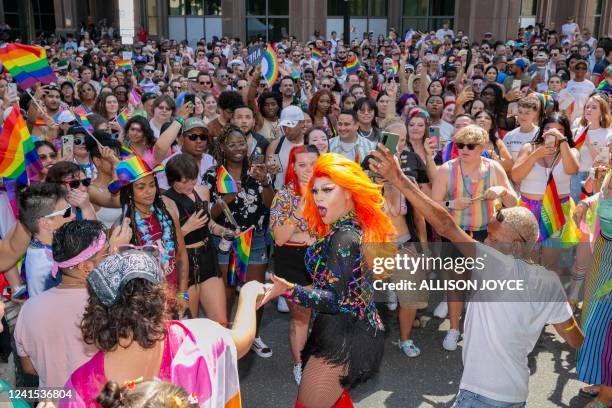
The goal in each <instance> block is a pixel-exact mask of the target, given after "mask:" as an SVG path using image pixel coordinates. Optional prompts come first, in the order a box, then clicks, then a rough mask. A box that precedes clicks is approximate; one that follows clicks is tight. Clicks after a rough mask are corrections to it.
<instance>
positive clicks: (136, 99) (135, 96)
mask: <svg viewBox="0 0 612 408" xmlns="http://www.w3.org/2000/svg"><path fill="white" fill-rule="evenodd" d="M141 101H142V97H141V96H140V94H139V93H138V91H137V90H136V89H134V88H132V90H131V91H130V94H129V95H128V102H129V103H130V105H132V106H133V107H135V108H136V107H137V106H138V105H140V102H141Z"/></svg>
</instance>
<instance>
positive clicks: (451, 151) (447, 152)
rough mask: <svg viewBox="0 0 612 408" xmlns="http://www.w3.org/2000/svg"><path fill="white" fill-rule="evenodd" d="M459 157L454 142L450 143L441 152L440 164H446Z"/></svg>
mask: <svg viewBox="0 0 612 408" xmlns="http://www.w3.org/2000/svg"><path fill="white" fill-rule="evenodd" d="M457 157H459V149H458V148H457V145H456V144H455V142H450V143H448V144H447V145H446V147H445V148H444V151H443V152H442V163H446V162H447V161H451V160H453V159H456V158H457Z"/></svg>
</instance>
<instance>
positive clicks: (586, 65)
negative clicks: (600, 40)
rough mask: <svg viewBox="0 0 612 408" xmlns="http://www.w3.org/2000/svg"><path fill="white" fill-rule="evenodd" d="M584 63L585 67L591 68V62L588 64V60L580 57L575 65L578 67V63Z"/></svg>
mask: <svg viewBox="0 0 612 408" xmlns="http://www.w3.org/2000/svg"><path fill="white" fill-rule="evenodd" d="M581 64H582V65H584V66H585V67H587V69H588V68H589V64H587V62H586V61H585V60H583V59H579V60H577V61H576V65H574V66H575V67H577V66H578V65H581Z"/></svg>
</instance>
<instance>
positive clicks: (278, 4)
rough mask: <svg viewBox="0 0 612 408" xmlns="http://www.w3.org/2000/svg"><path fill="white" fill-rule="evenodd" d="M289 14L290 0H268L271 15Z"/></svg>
mask: <svg viewBox="0 0 612 408" xmlns="http://www.w3.org/2000/svg"><path fill="white" fill-rule="evenodd" d="M288 14H289V2H288V1H279V0H268V15H269V16H286V15H288Z"/></svg>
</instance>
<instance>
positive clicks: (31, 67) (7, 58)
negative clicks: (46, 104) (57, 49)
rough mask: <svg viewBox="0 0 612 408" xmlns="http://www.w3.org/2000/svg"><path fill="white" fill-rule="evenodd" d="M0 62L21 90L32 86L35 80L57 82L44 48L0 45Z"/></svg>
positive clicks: (17, 44) (47, 82)
mask: <svg viewBox="0 0 612 408" xmlns="http://www.w3.org/2000/svg"><path fill="white" fill-rule="evenodd" d="M0 62H2V65H4V68H6V70H7V71H8V72H9V73H10V74H11V76H12V77H13V78H14V79H15V82H17V83H18V84H19V87H20V88H21V89H23V90H26V89H30V88H32V87H33V86H34V85H35V84H36V83H37V82H40V83H42V84H50V83H51V82H57V77H56V76H55V73H54V72H53V70H52V69H51V67H50V66H49V61H48V60H47V52H46V51H45V49H44V48H41V47H34V46H32V45H23V44H19V43H10V44H8V45H6V46H4V47H0Z"/></svg>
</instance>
